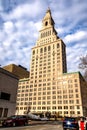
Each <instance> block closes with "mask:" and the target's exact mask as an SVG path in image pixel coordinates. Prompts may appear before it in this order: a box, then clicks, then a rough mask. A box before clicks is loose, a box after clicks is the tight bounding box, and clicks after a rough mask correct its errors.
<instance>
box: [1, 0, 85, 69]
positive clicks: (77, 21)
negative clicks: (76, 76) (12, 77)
mask: <svg viewBox="0 0 87 130" xmlns="http://www.w3.org/2000/svg"><path fill="white" fill-rule="evenodd" d="M48 7H50V9H51V12H52V17H53V19H54V21H55V28H56V30H57V32H58V36H59V37H60V38H61V39H63V41H64V42H65V44H66V52H67V68H68V72H75V71H78V70H79V69H78V64H79V62H80V57H81V56H83V55H86V54H87V0H32V1H31V0H0V64H1V66H5V65H8V64H12V63H14V64H17V65H19V64H20V65H22V66H24V67H26V68H27V69H28V70H29V67H30V59H31V48H32V47H33V46H35V44H36V40H37V39H38V34H39V32H38V31H39V30H40V29H41V24H42V19H43V17H44V15H45V13H46V10H47V9H48Z"/></svg>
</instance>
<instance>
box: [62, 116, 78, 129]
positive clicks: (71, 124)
mask: <svg viewBox="0 0 87 130" xmlns="http://www.w3.org/2000/svg"><path fill="white" fill-rule="evenodd" d="M67 129H72V130H79V124H78V120H77V118H76V117H65V118H64V120H63V130H67Z"/></svg>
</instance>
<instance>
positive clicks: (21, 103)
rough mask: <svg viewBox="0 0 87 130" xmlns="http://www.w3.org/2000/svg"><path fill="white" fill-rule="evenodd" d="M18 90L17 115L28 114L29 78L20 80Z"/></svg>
mask: <svg viewBox="0 0 87 130" xmlns="http://www.w3.org/2000/svg"><path fill="white" fill-rule="evenodd" d="M18 86H19V87H18V90H17V103H16V113H15V114H16V115H19V114H26V113H27V112H28V110H29V107H30V106H29V78H24V79H20V80H19V85H18Z"/></svg>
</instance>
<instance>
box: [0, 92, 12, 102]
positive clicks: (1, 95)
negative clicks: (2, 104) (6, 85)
mask: <svg viewBox="0 0 87 130" xmlns="http://www.w3.org/2000/svg"><path fill="white" fill-rule="evenodd" d="M10 96H11V95H10V94H9V93H4V92H1V94H0V99H4V100H10Z"/></svg>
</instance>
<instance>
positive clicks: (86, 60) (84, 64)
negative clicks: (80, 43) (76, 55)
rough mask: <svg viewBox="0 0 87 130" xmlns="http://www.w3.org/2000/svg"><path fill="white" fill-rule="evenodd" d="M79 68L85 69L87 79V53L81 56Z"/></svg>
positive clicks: (84, 73) (86, 78)
mask: <svg viewBox="0 0 87 130" xmlns="http://www.w3.org/2000/svg"><path fill="white" fill-rule="evenodd" d="M79 68H80V69H81V70H82V71H83V75H84V78H85V80H86V81H87V55H85V56H82V57H80V63H79Z"/></svg>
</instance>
